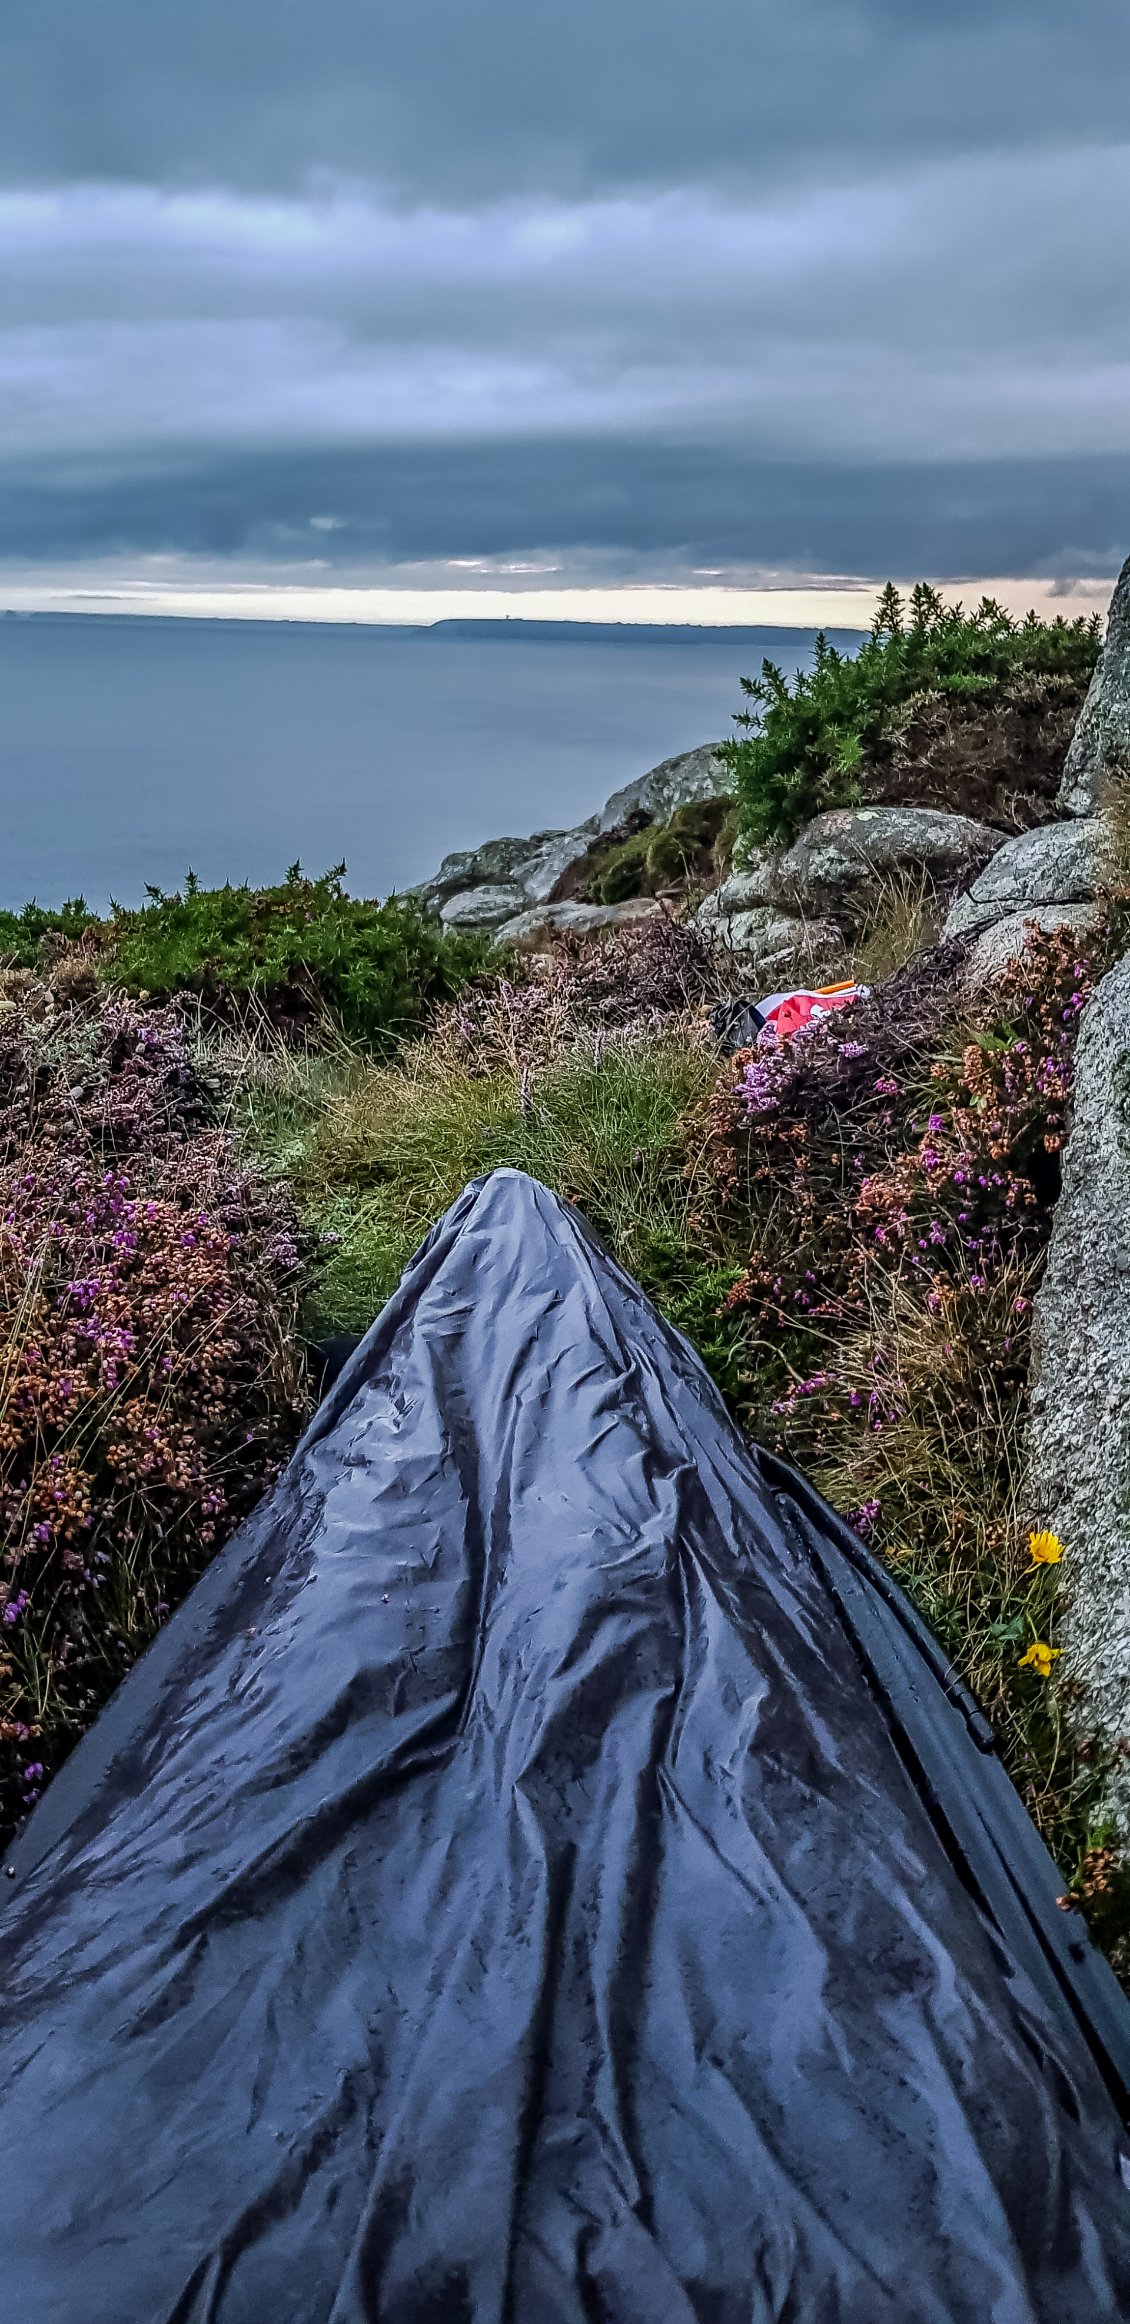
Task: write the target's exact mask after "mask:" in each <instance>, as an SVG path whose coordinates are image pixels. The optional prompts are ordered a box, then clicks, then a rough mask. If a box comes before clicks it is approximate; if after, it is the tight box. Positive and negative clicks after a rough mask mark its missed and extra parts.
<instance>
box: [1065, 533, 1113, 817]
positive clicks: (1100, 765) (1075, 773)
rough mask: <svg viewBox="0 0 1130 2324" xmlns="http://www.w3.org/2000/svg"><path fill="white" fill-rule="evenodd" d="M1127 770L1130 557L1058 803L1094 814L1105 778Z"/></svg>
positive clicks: (1067, 810) (1068, 810) (1069, 810)
mask: <svg viewBox="0 0 1130 2324" xmlns="http://www.w3.org/2000/svg"><path fill="white" fill-rule="evenodd" d="M1120 775H1130V557H1128V558H1127V560H1126V563H1125V564H1124V566H1123V568H1122V571H1121V573H1120V574H1119V576H1118V580H1117V582H1116V583H1115V589H1114V596H1113V597H1112V599H1111V602H1110V613H1109V615H1108V617H1107V628H1106V643H1105V645H1104V647H1103V650H1102V653H1101V655H1100V657H1099V662H1098V666H1097V668H1096V670H1095V674H1094V677H1093V678H1092V680H1091V685H1090V690H1089V692H1088V695H1087V699H1086V701H1085V702H1084V704H1083V708H1082V710H1081V711H1080V714H1079V720H1078V724H1077V725H1076V728H1075V732H1074V734H1073V735H1072V738H1071V742H1070V744H1069V746H1068V752H1067V757H1066V759H1065V760H1064V766H1063V781H1062V783H1061V785H1060V790H1059V800H1058V804H1059V806H1060V807H1061V808H1062V810H1063V813H1064V814H1065V815H1093V814H1094V811H1095V808H1096V807H1097V806H1098V804H1099V801H1100V799H1101V798H1102V794H1103V792H1104V790H1105V789H1106V786H1107V784H1108V783H1110V782H1112V781H1114V780H1116V779H1117V778H1118V777H1119V776H1120Z"/></svg>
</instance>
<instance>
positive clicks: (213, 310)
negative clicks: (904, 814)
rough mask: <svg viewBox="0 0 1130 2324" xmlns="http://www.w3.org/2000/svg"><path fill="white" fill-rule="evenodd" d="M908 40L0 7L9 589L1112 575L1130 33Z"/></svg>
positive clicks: (822, 15)
mask: <svg viewBox="0 0 1130 2324" xmlns="http://www.w3.org/2000/svg"><path fill="white" fill-rule="evenodd" d="M905 16H906V12H905V11H902V10H898V9H896V8H895V7H894V6H893V5H892V4H891V0H866V4H865V0H854V4H850V0H839V4H838V5H837V6H836V7H834V8H833V7H832V6H831V5H829V4H825V5H823V6H818V5H817V4H816V0H807V4H806V5H802V6H798V7H797V8H795V9H785V8H784V7H783V6H781V5H780V4H779V0H778V4H776V5H774V6H772V7H770V6H768V5H767V4H765V0H762V4H761V5H759V6H756V5H755V6H750V5H749V0H741V4H740V5H739V0H703V5H702V6H701V7H700V8H699V9H697V10H695V11H693V12H692V11H689V10H687V9H686V8H685V6H683V5H682V0H678V5H676V0H650V4H649V6H648V7H647V9H646V10H644V8H643V5H642V0H611V5H606V6H604V7H603V8H602V9H601V10H597V9H595V8H594V7H591V6H590V5H588V0H584V4H583V5H580V6H578V7H577V8H576V9H574V10H572V11H569V12H563V11H550V10H548V9H543V8H540V7H535V8H531V7H530V6H529V5H528V4H527V5H524V6H523V7H521V8H519V7H518V6H517V0H489V5H487V6H485V7H484V8H483V9H481V10H477V11H473V12H472V11H468V10H467V9H466V8H465V7H463V6H462V5H459V6H456V5H455V0H442V4H441V0H414V4H413V7H412V8H411V10H409V9H408V8H407V7H398V8H396V9H395V10H392V11H387V10H386V11H384V12H382V21H381V22H380V23H377V22H376V21H374V18H375V12H373V11H371V10H369V9H367V8H362V7H361V6H360V0H328V4H327V5H324V6H322V7H320V8H318V9H317V10H315V9H314V8H313V7H312V6H309V5H301V6H300V5H296V4H294V0H291V4H290V5H284V4H282V0H274V5H273V6H272V8H271V9H270V10H269V11H268V10H267V9H266V8H265V6H264V5H262V4H261V0H246V4H245V5H244V6H242V7H241V8H240V9H239V10H238V11H236V12H233V11H231V10H230V8H229V9H221V8H220V7H219V6H218V5H213V4H212V0H204V4H202V5H200V6H198V7H197V8H195V9H194V10H192V11H183V10H180V11H174V10H173V9H172V7H171V6H165V5H163V4H161V5H154V0H146V5H145V6H144V7H143V6H142V5H141V0H108V5H107V7H106V9H105V10H100V11H99V12H97V18H95V16H94V15H93V14H90V15H88V14H87V12H80V15H79V16H77V17H76V15H75V12H74V11H73V10H72V9H67V10H66V11H65V12H64V11H63V10H62V8H61V6H60V5H59V0H38V5H36V6H34V7H33V6H32V5H31V0H15V4H14V5H13V6H12V7H11V8H10V9H9V10H8V12H7V15H6V18H5V22H4V26H3V29H2V30H0V136H2V140H3V142H2V148H0V150H2V151H3V153H4V155H5V157H6V160H5V168H6V171H7V173H8V182H7V183H6V184H5V185H2V186H0V315H2V317H3V321H2V323H0V507H2V508H3V510H4V511H5V513H6V516H7V519H8V521H7V523H6V526H5V539H6V541H7V554H8V558H9V560H11V559H21V558H23V559H27V560H29V561H30V562H31V563H33V564H34V563H35V562H36V561H37V560H39V559H41V558H46V557H50V558H52V559H57V558H58V557H60V556H63V557H66V556H70V555H82V556H90V555H91V554H95V555H97V554H110V553H119V554H120V553H123V552H125V553H128V552H129V551H130V550H132V549H136V550H137V551H138V552H139V553H142V554H144V553H150V554H151V553H153V552H155V551H156V552H161V553H166V554H170V555H173V556H177V555H181V556H184V555H192V554H195V553H199V551H200V550H202V549H206V550H207V551H208V552H209V553H210V554H217V553H218V554H221V555H223V554H231V553H239V554H241V555H245V556H247V555H250V556H252V557H254V558H255V559H256V560H258V561H259V563H260V564H261V566H262V567H263V569H264V570H267V569H268V568H269V567H270V566H271V564H272V562H276V561H280V560H281V561H285V562H287V563H290V564H295V563H297V564H298V565H299V566H304V567H305V568H306V569H307V570H308V571H309V572H311V573H312V574H314V573H317V572H322V571H324V572H326V573H327V574H332V575H333V576H334V577H335V578H336V579H339V580H340V579H347V578H350V577H352V576H353V575H355V574H356V575H364V574H366V573H371V572H373V571H375V570H376V569H378V568H380V569H381V570H384V569H385V568H387V567H389V566H396V565H398V564H401V563H403V564H407V565H412V566H421V565H426V564H431V563H433V562H435V563H436V564H437V565H438V567H439V568H440V569H442V568H443V567H444V566H445V564H447V563H451V561H453V560H458V561H461V562H460V563H459V564H456V565H453V567H452V569H453V570H455V571H457V570H459V569H463V570H465V571H467V573H468V575H471V574H473V572H474V569H475V560H476V559H482V558H484V557H499V558H502V559H503V560H504V562H508V563H509V565H510V566H511V567H514V568H517V569H518V570H519V572H520V571H521V569H522V568H523V567H524V566H527V565H531V564H532V565H533V566H535V567H537V568H538V569H539V570H541V569H546V570H553V571H557V572H560V573H562V574H563V575H565V576H566V577H570V576H571V577H582V576H585V575H590V574H592V573H593V572H597V573H599V574H600V576H601V578H603V579H609V578H614V577H615V575H616V574H622V575H623V576H624V577H625V578H628V577H631V576H634V575H638V574H640V573H647V574H654V575H658V576H662V575H663V574H665V573H669V574H676V573H677V574H678V575H679V576H681V577H692V578H693V576H694V575H695V573H696V571H697V570H698V569H699V567H702V566H705V567H709V568H710V573H711V575H712V576H714V577H717V576H718V575H719V574H723V575H725V576H726V577H731V576H739V575H741V574H742V573H750V572H755V571H759V570H762V569H764V568H765V567H766V566H774V565H775V566H780V565H785V566H787V567H789V568H790V569H800V570H803V569H815V570H825V571H827V570H829V569H838V570H841V571H849V572H859V573H873V572H878V571H880V570H882V569H887V568H890V569H897V570H910V569H911V568H920V569H927V568H928V569H930V570H932V571H934V572H936V573H942V572H945V571H947V570H952V571H955V572H957V571H962V570H965V571H970V570H976V569H978V568H980V569H981V570H996V571H998V572H1009V571H1012V572H1025V571H1026V572H1041V571H1042V572H1064V573H1069V572H1073V571H1074V572H1087V573H1091V574H1095V573H1102V572H1104V571H1107V570H1109V569H1110V568H1111V566H1112V564H1113V563H1114V561H1115V559H1116V555H1117V550H1118V548H1119V545H1120V544H1121V543H1122V541H1123V539H1124V535H1125V532H1126V530H1127V517H1128V514H1130V510H1128V502H1127V490H1126V477H1127V466H1128V463H1130V319H1128V314H1127V308H1126V302H1125V297H1124V285H1125V280H1126V272H1127V261H1128V259H1130V225H1128V223H1127V221H1128V220H1130V144H1127V143H1126V142H1125V141H1124V124H1123V121H1122V118H1121V116H1122V113H1123V111H1124V107H1123V105H1122V98H1123V97H1124V93H1125V88H1126V85H1127V81H1126V73H1125V69H1124V68H1125V66H1126V65H1127V64H1130V34H1128V30H1127V27H1128V22H1130V20H1127V19H1126V17H1125V15H1124V12H1123V10H1122V8H1121V6H1120V5H1119V6H1115V5H1113V4H1111V5H1107V4H1106V0H1085V4H1084V5H1082V6H1080V7H1079V8H1078V9H1076V10H1075V11H1073V12H1072V14H1071V16H1070V18H1068V17H1066V16H1065V14H1064V12H1063V11H1062V10H1059V9H1053V8H1051V7H1050V6H1044V5H1041V4H1037V0H1032V4H1030V5H1028V6H1026V7H1024V8H1023V9H1021V8H1019V7H1015V8H1014V7H1012V6H1009V5H995V6H993V5H987V6H978V7H976V8H974V7H973V6H971V5H967V4H960V5H959V4H958V0H949V4H948V5H941V6H939V7H938V8H937V9H934V10H932V11H930V12H929V18H928V21H924V23H923V24H922V25H912V26H910V27H909V28H908V26H907V24H906V21H905ZM64 18H65V21H64ZM1116 100H1117V101H1116ZM989 535H991V545H990V544H989V540H988V538H987V536H989Z"/></svg>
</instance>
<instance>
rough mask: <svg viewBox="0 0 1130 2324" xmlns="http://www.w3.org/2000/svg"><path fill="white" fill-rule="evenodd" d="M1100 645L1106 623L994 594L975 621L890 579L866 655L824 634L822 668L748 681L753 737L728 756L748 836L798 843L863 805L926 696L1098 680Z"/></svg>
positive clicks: (747, 727) (746, 722)
mask: <svg viewBox="0 0 1130 2324" xmlns="http://www.w3.org/2000/svg"><path fill="white" fill-rule="evenodd" d="M1100 643H1101V630H1100V625H1099V622H1098V620H1097V618H1092V619H1091V620H1085V619H1083V618H1079V619H1077V620H1075V621H1064V620H1062V619H1060V618H1057V619H1056V620H1055V621H1041V620H1040V619H1039V618H1038V617H1037V615H1036V614H1034V613H1030V614H1028V615H1027V617H1026V619H1025V620H1024V621H1021V622H1018V621H1015V620H1014V619H1013V617H1012V615H1011V614H1009V613H1007V612H1006V611H1005V609H1004V607H1003V606H1001V605H998V604H997V603H996V602H995V600H994V599H992V598H990V597H984V598H982V600H981V603H980V605H979V606H978V607H977V609H976V611H975V612H973V613H966V611H965V610H964V608H963V607H962V606H961V605H960V604H954V605H946V604H944V603H943V601H942V599H941V597H940V596H939V594H938V592H937V590H936V589H931V588H930V587H929V585H928V583H926V582H924V581H920V582H918V583H917V584H916V585H915V587H914V588H913V589H912V590H911V592H910V597H909V601H904V599H903V598H902V597H901V596H900V594H899V591H898V590H897V589H896V587H895V585H894V583H893V582H888V583H887V586H886V588H885V589H884V591H883V594H882V597H881V598H880V601H879V606H878V610H877V612H876V615H875V619H874V621H873V623H872V625H871V632H870V635H869V637H867V638H866V639H865V640H864V643H863V644H862V646H861V647H860V649H859V651H858V653H855V654H843V653H840V652H839V651H838V650H837V648H836V647H835V646H833V645H829V643H828V640H827V638H826V637H825V636H824V634H823V632H821V634H820V636H819V637H818V638H817V640H816V654H815V661H814V663H813V667H812V669H811V670H808V671H804V670H800V671H798V672H797V673H796V676H795V677H794V678H792V679H791V680H790V679H788V678H786V676H785V674H784V672H783V671H782V670H781V669H779V668H778V666H777V664H776V663H775V662H770V661H764V662H763V663H762V665H761V676H760V677H759V678H743V679H742V680H741V685H742V690H743V692H744V693H745V695H746V696H747V698H748V700H749V701H750V703H752V704H754V705H755V706H756V707H754V708H751V709H748V710H742V711H739V712H738V713H737V715H736V719H735V723H736V724H737V725H738V726H740V727H741V728H742V729H743V730H744V731H743V732H742V734H740V735H739V736H736V737H734V738H733V739H732V740H731V741H729V742H726V743H723V745H722V746H721V751H720V754H719V755H720V756H721V757H722V758H723V759H724V760H725V762H726V764H727V765H728V766H729V767H730V769H731V771H732V774H733V778H734V788H735V791H736V793H737V798H738V810H739V819H740V827H741V835H742V838H743V839H744V840H745V841H746V842H747V843H749V844H751V845H759V846H760V845H765V844H770V845H773V846H787V845H788V843H789V842H790V841H791V840H792V839H794V838H795V837H796V834H797V832H798V831H799V830H801V828H802V827H803V825H804V824H805V823H808V822H810V821H811V819H812V817H813V816H814V815H819V814H822V813H823V812H824V811H825V809H827V808H830V807H845V806H851V805H853V804H855V803H856V802H857V801H858V800H859V798H860V797H861V796H862V793H861V788H860V777H861V772H862V770H863V768H864V766H865V763H866V761H867V758H868V755H869V753H870V752H871V751H872V750H874V749H875V748H876V746H878V745H880V744H881V743H882V742H883V741H884V740H885V739H886V738H887V737H888V736H889V735H890V734H891V732H892V731H893V730H894V728H895V727H896V725H897V724H898V722H899V720H900V717H902V716H905V711H906V706H907V704H908V703H911V702H913V701H914V700H915V698H916V697H919V698H921V697H927V696H933V697H937V696H939V695H941V696H948V697H949V698H950V699H951V700H954V701H958V700H960V699H961V698H963V697H964V698H965V699H967V700H974V701H975V700H978V699H984V698H985V697H987V696H991V695H992V694H993V693H994V691H996V690H1000V689H1003V688H1005V687H1006V686H1007V685H1008V684H1009V682H1010V681H1013V680H1015V679H1016V678H1017V677H1018V676H1021V675H1023V676H1027V677H1045V678H1046V677H1073V678H1080V677H1082V678H1086V677H1087V676H1089V674H1090V672H1091V671H1092V670H1093V668H1094V666H1095V662H1096V661H1097V659H1098V654H1099V648H1100Z"/></svg>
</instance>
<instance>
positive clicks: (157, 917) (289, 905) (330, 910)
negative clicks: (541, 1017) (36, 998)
mask: <svg viewBox="0 0 1130 2324" xmlns="http://www.w3.org/2000/svg"><path fill="white" fill-rule="evenodd" d="M344 874H345V866H344V864H338V865H336V866H335V868H334V869H333V870H332V871H329V872H325V873H324V874H323V875H322V877H321V878H320V879H308V878H306V877H305V876H304V874H303V872H302V869H301V866H300V865H298V864H293V865H292V866H291V869H290V870H289V871H288V873H287V875H286V878H285V880H283V882H282V883H281V885H280V886H278V887H273V888H251V887H247V886H243V887H230V886H228V887H222V888H201V887H200V886H198V884H197V882H196V880H195V879H194V878H193V877H192V874H191V873H190V874H189V876H188V878H187V879H186V881H185V884H184V888H183V890H182V891H180V892H178V893H176V894H173V895H165V894H163V893H162V891H161V890H160V889H159V888H150V889H149V890H148V894H149V899H150V900H149V902H148V904H146V905H144V906H143V907H142V909H141V910H140V911H123V910H120V909H119V910H118V911H116V912H115V915H114V922H113V928H112V932H111V933H112V942H111V946H110V949H109V951H108V954H107V959H106V964H105V974H106V975H107V977H108V978H109V980H110V981H111V982H112V983H114V984H116V985H118V986H121V987H123V988H124V990H125V991H126V992H128V993H132V994H140V993H145V994H149V995H151V996H152V997H154V998H163V997H164V996H165V995H167V994H172V993H183V992H190V993H198V994H200V995H202V996H203V998H204V999H206V1000H208V1001H211V1002H213V1003H219V1004H222V1003H224V1002H226V1001H237V1002H238V1001H239V1000H241V999H246V998H249V997H251V996H257V997H258V998H259V999H260V1000H261V1001H262V1002H263V1003H264V1005H265V1006H266V1008H267V1009H268V1011H269V1012H270V1013H272V1014H275V1015H282V1016H287V1015H297V1016H300V1017H303V1016H305V1017H310V1016H315V1017H316V1016H318V1015H328V1016H329V1017H330V1018H332V1019H333V1021H334V1022H335V1024H336V1025H337V1026H338V1027H339V1029H340V1030H341V1031H342V1032H343V1033H344V1034H345V1035H346V1036H347V1038H348V1039H350V1040H351V1041H355V1042H357V1043H359V1044H360V1045H362V1046H363V1047H365V1048H370V1049H386V1048H388V1047H389V1046H390V1045H391V1044H393V1043H394V1042H396V1041H397V1040H399V1039H402V1038H403V1037H404V1036H405V1035H407V1034H410V1033H414V1032H416V1031H418V1030H419V1028H420V1027H421V1025H422V1023H423V1021H424V1018H425V1016H426V1014H427V1012H428V1010H429V1008H431V1007H432V1006H433V1005H434V1004H435V1003H436V1002H438V1001H445V1000H450V999H451V998H452V997H453V996H454V994H455V993H456V992H457V991H458V990H459V988H460V986H461V985H462V984H463V983H465V981H466V980H467V978H468V977H469V976H472V975H474V974H475V973H476V971H477V970H478V969H479V968H480V967H481V965H482V962H483V960H484V957H485V953H486V949H487V946H486V940H485V939H483V938H482V937H478V936H469V935H451V934H448V933H447V932H446V931H445V930H443V929H442V928H440V927H439V926H438V925H437V923H436V922H435V921H434V920H431V919H429V918H428V916H427V914H426V913H425V912H424V911H423V909H422V907H421V906H420V904H419V903H417V901H416V899H415V898H414V897H411V896H392V897H390V898H389V900H388V902H387V903H383V904H378V903H371V902H367V901H364V900H363V899H361V898H358V897H355V896H349V895H347V894H346V893H345V890H344V888H343V886H342V881H343V878H344Z"/></svg>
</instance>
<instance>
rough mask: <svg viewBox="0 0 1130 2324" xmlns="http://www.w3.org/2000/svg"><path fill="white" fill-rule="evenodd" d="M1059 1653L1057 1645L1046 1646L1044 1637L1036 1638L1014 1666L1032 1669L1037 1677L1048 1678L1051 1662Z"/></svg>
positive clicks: (1019, 1668) (1020, 1668)
mask: <svg viewBox="0 0 1130 2324" xmlns="http://www.w3.org/2000/svg"><path fill="white" fill-rule="evenodd" d="M1059 1653H1060V1648H1059V1647H1058V1646H1048V1645H1047V1644H1046V1643H1045V1641H1044V1639H1042V1638H1037V1639H1036V1640H1035V1641H1034V1642H1033V1644H1032V1645H1031V1646H1030V1647H1029V1648H1028V1652H1027V1654H1022V1655H1021V1657H1020V1660H1019V1662H1018V1664H1017V1666H1016V1667H1017V1669H1018V1670H1034V1671H1035V1673H1036V1676H1037V1678H1050V1677H1051V1674H1052V1664H1053V1662H1055V1661H1056V1660H1057V1658H1058V1656H1059Z"/></svg>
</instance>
